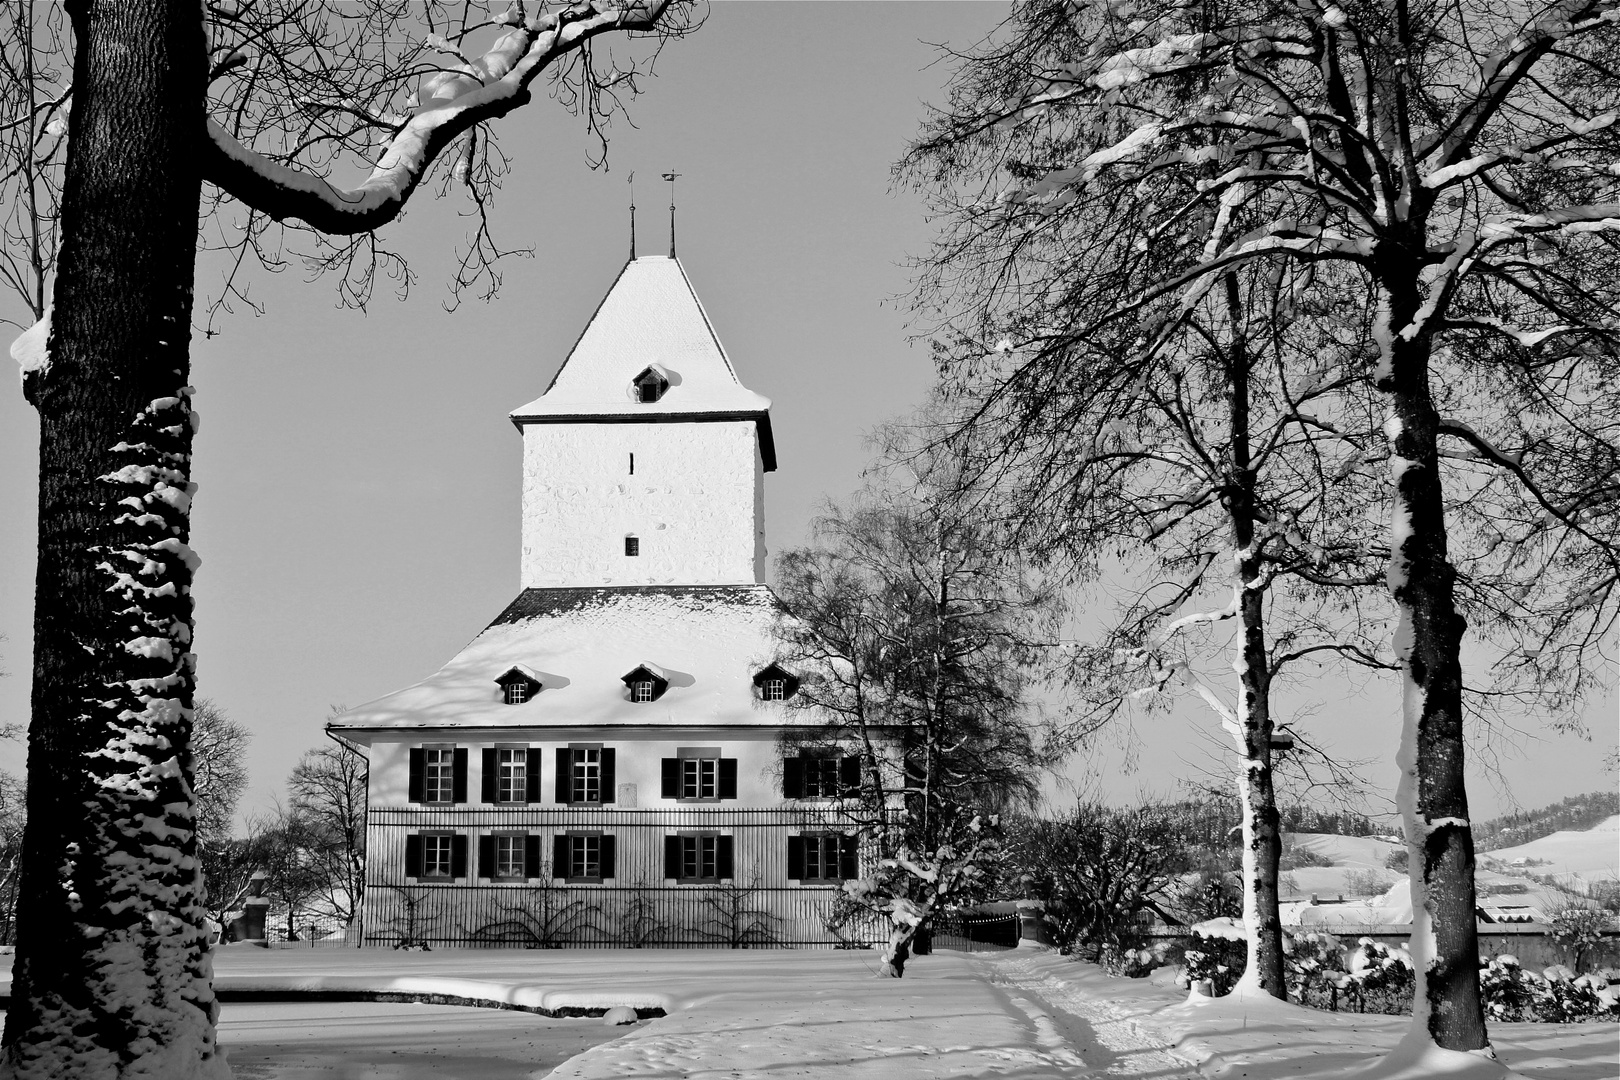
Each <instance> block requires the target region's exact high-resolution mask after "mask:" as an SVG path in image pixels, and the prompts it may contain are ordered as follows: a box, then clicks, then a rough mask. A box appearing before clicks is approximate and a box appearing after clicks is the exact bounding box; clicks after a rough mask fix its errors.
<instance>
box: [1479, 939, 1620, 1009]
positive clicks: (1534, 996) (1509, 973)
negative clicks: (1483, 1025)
mask: <svg viewBox="0 0 1620 1080" xmlns="http://www.w3.org/2000/svg"><path fill="white" fill-rule="evenodd" d="M1479 987H1480V991H1481V993H1482V994H1483V996H1484V998H1485V1013H1486V1015H1487V1016H1489V1017H1490V1018H1491V1019H1492V1020H1500V1021H1510V1020H1537V1021H1540V1022H1541V1023H1544V1024H1580V1023H1585V1022H1586V1021H1589V1020H1613V1019H1617V1018H1620V996H1617V995H1616V994H1615V992H1614V991H1613V990H1612V989H1610V987H1609V981H1608V978H1607V977H1606V976H1603V975H1581V976H1577V975H1576V974H1575V973H1574V972H1573V971H1571V970H1570V969H1569V968H1567V967H1565V966H1564V965H1562V964H1554V965H1553V966H1552V967H1549V968H1546V969H1544V970H1543V971H1542V972H1541V973H1540V974H1539V975H1538V974H1536V973H1535V972H1533V971H1526V970H1525V969H1524V967H1523V966H1521V965H1520V963H1519V959H1518V957H1516V956H1511V955H1504V956H1497V957H1493V958H1492V959H1491V960H1490V962H1489V963H1487V964H1486V965H1485V966H1484V967H1483V968H1481V969H1480V973H1479Z"/></svg>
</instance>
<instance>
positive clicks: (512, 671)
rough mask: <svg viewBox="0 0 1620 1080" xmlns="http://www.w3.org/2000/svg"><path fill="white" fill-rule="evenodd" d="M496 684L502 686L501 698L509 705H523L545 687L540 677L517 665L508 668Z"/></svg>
mask: <svg viewBox="0 0 1620 1080" xmlns="http://www.w3.org/2000/svg"><path fill="white" fill-rule="evenodd" d="M495 684H496V685H497V686H499V687H500V688H501V700H502V701H503V702H505V703H506V704H508V705H522V704H523V703H524V702H526V701H528V700H530V699H531V698H533V697H534V695H536V694H538V693H539V692H540V691H541V690H542V689H543V687H542V685H541V683H540V680H539V679H537V678H535V677H534V675H533V674H532V673H531V672H528V671H525V670H524V669H523V668H521V667H518V666H516V665H514V666H512V667H510V668H508V669H507V670H506V671H505V672H504V673H503V674H502V675H501V676H500V677H499V678H497V679H496V680H495Z"/></svg>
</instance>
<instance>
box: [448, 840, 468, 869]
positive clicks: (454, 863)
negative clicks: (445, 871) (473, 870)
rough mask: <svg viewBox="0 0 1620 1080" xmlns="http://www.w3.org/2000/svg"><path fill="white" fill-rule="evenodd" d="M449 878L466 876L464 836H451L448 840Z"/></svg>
mask: <svg viewBox="0 0 1620 1080" xmlns="http://www.w3.org/2000/svg"><path fill="white" fill-rule="evenodd" d="M450 876H451V877H453V878H458V877H466V876H467V838H466V837H465V836H452V837H451V838H450Z"/></svg>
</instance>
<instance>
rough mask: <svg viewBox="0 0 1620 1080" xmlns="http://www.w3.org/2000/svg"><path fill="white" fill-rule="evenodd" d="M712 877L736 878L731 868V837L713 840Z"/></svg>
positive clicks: (718, 837)
mask: <svg viewBox="0 0 1620 1080" xmlns="http://www.w3.org/2000/svg"><path fill="white" fill-rule="evenodd" d="M714 875H715V877H718V878H722V879H724V878H731V877H736V874H734V873H733V872H732V867H731V837H729V836H717V837H715V838H714Z"/></svg>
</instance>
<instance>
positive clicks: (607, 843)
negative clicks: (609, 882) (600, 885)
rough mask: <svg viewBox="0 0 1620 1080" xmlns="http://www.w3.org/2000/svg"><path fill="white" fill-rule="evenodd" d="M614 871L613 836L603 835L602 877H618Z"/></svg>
mask: <svg viewBox="0 0 1620 1080" xmlns="http://www.w3.org/2000/svg"><path fill="white" fill-rule="evenodd" d="M617 876H618V875H617V874H615V873H614V872H613V837H611V836H603V837H602V877H603V879H604V880H605V879H607V878H610V877H617Z"/></svg>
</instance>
